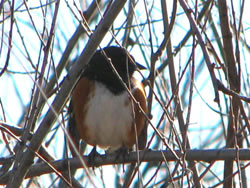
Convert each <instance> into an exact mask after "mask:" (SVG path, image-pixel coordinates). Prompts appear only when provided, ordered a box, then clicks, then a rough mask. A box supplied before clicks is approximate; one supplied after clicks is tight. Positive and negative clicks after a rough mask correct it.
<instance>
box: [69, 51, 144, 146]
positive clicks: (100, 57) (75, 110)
mask: <svg viewBox="0 0 250 188" xmlns="http://www.w3.org/2000/svg"><path fill="white" fill-rule="evenodd" d="M111 64H112V65H113V67H112V65H111ZM113 68H115V70H116V71H117V73H118V74H119V76H120V78H121V79H122V81H121V79H119V77H118V76H117V73H116V72H115V71H114V69H113ZM137 68H139V69H143V68H144V67H143V66H142V65H140V64H138V63H135V60H134V58H133V57H132V56H131V55H129V54H128V52H127V51H126V50H125V49H123V48H120V47H115V46H112V47H106V48H104V49H102V50H98V51H97V52H96V53H95V54H94V56H93V57H92V59H91V60H90V62H89V63H88V65H87V66H86V68H85V70H84V71H83V72H82V75H81V78H80V79H79V81H78V83H77V85H76V87H75V88H74V90H73V93H72V98H71V102H70V108H69V114H70V120H69V132H70V134H71V136H72V139H73V140H75V141H76V142H78V141H77V140H79V139H82V140H83V141H85V142H86V143H87V144H90V145H92V146H94V148H95V146H99V147H100V148H103V149H105V150H107V149H108V150H111V151H114V150H117V149H119V148H121V147H126V148H131V147H132V146H133V145H134V144H135V143H136V136H137V137H139V135H140V134H141V132H142V129H143V128H144V125H145V116H144V114H143V112H142V110H143V111H144V112H145V113H147V104H146V96H145V92H144V87H143V85H142V83H141V82H140V81H138V80H136V79H135V78H134V77H133V73H134V72H135V71H136V69H137ZM124 84H125V85H126V86H127V88H129V90H130V92H131V94H132V95H133V97H134V99H135V100H136V102H134V101H133V99H132V98H131V95H129V93H128V90H127V89H126V87H125V85H124ZM139 105H140V107H141V109H142V110H141V109H140V107H139ZM136 134H137V135H136ZM140 149H141V148H140Z"/></svg>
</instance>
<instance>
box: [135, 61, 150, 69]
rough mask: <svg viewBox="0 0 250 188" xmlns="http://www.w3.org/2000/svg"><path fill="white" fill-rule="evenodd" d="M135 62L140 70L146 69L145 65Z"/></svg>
mask: <svg viewBox="0 0 250 188" xmlns="http://www.w3.org/2000/svg"><path fill="white" fill-rule="evenodd" d="M135 64H136V66H137V67H138V69H140V70H145V69H147V67H144V66H143V65H141V64H139V63H137V62H136V63H135Z"/></svg>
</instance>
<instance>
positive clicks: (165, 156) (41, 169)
mask: <svg viewBox="0 0 250 188" xmlns="http://www.w3.org/2000/svg"><path fill="white" fill-rule="evenodd" d="M236 152H238V154H239V159H240V160H242V161H248V160H250V150H249V149H239V150H238V151H237V150H236V149H208V150H187V151H186V154H185V155H186V160H187V161H205V162H209V163H210V162H213V161H221V160H228V159H230V160H236ZM175 153H176V154H177V155H178V156H179V157H181V156H182V155H183V153H182V152H180V150H175ZM83 159H84V160H85V161H87V159H88V157H87V156H83ZM139 159H140V161H142V162H161V161H176V157H175V155H173V153H172V152H171V151H166V150H165V151H140V152H139ZM5 160H6V159H5ZM137 160H138V156H137V152H130V153H129V154H128V155H127V156H126V157H125V158H124V157H123V156H120V157H118V158H117V154H116V153H113V154H109V155H100V156H96V158H95V159H94V161H93V163H92V164H93V165H91V166H89V167H93V166H95V167H98V166H104V165H115V164H127V163H134V162H137ZM1 161H2V160H1V159H0V162H1ZM68 163H69V164H70V167H71V168H72V169H71V170H74V169H78V168H82V164H81V162H80V160H79V159H78V158H70V159H69V161H67V159H63V160H58V161H53V162H51V163H50V164H51V165H52V166H53V167H54V168H55V169H57V171H60V172H62V171H65V170H66V168H67V167H68ZM11 173H12V171H11V172H9V173H7V174H5V175H3V176H1V177H0V184H1V185H3V184H6V183H7V181H8V178H9V177H10V174H11ZM48 173H54V171H53V169H51V168H50V167H49V166H48V165H47V164H45V163H44V162H41V163H38V164H35V165H32V166H31V168H30V170H29V172H28V173H27V176H26V177H25V178H31V177H35V176H40V175H43V174H48Z"/></svg>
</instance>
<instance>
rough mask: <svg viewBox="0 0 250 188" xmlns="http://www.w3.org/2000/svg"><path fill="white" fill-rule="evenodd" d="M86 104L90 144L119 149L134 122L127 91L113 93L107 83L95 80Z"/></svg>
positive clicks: (86, 121) (86, 120)
mask: <svg viewBox="0 0 250 188" xmlns="http://www.w3.org/2000/svg"><path fill="white" fill-rule="evenodd" d="M92 92H93V93H92V94H91V97H90V98H89V101H88V102H87V104H86V107H87V108H86V109H87V110H86V114H85V122H84V124H85V125H86V126H87V127H86V128H87V130H88V135H89V138H90V139H89V140H88V142H89V144H91V145H99V146H100V147H102V148H112V149H118V148H119V147H121V146H122V145H123V144H124V142H126V139H127V137H128V136H127V135H128V132H129V131H130V130H131V127H132V124H133V119H134V118H133V111H132V105H131V101H130V98H129V95H128V93H127V91H124V92H122V93H121V94H119V95H115V94H113V93H112V92H111V91H110V90H109V89H107V88H106V87H105V85H103V84H101V83H99V82H95V86H94V89H93V91H92Z"/></svg>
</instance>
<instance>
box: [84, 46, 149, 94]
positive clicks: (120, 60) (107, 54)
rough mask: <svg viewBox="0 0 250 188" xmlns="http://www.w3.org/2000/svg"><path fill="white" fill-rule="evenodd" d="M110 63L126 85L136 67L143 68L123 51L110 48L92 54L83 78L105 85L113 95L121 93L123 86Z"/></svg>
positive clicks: (114, 47) (113, 47)
mask: <svg viewBox="0 0 250 188" xmlns="http://www.w3.org/2000/svg"><path fill="white" fill-rule="evenodd" d="M110 62H111V63H112V65H113V66H114V68H115V69H116V71H117V72H118V74H119V75H120V77H121V78H122V80H123V82H124V83H125V84H126V85H128V83H129V82H130V80H131V78H132V75H133V73H134V72H135V70H136V67H138V68H139V69H143V68H144V67H143V66H142V65H140V64H138V63H136V62H135V60H134V58H133V56H131V55H129V54H128V52H127V51H126V50H125V49H123V48H120V47H116V46H111V47H106V48H104V49H102V50H98V51H97V52H96V53H95V54H94V56H93V57H92V59H91V60H90V62H89V65H88V67H87V68H86V70H85V71H84V73H83V76H86V77H88V78H89V79H91V80H96V81H98V82H101V83H103V84H105V85H106V86H107V87H108V88H109V89H110V90H111V91H112V92H114V93H120V92H122V91H123V90H124V86H123V84H122V83H121V81H120V80H119V79H118V77H117V75H116V74H115V71H114V70H113V68H112V66H111V65H110Z"/></svg>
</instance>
